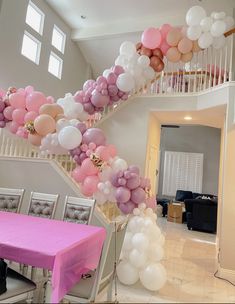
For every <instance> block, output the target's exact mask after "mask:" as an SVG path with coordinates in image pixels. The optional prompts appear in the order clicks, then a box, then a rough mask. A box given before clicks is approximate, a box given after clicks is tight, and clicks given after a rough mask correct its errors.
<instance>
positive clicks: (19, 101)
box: [9, 93, 25, 109]
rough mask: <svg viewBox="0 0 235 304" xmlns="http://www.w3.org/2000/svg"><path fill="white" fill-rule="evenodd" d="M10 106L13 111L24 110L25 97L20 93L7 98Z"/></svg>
mask: <svg viewBox="0 0 235 304" xmlns="http://www.w3.org/2000/svg"><path fill="white" fill-rule="evenodd" d="M9 102H10V105H11V106H13V107H14V108H15V109H25V96H24V95H23V94H20V93H14V94H11V95H10V97H9Z"/></svg>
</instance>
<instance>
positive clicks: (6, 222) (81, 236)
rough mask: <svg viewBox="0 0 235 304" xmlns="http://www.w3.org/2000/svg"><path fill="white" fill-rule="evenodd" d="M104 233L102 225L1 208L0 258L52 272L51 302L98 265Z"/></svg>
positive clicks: (57, 299)
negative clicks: (19, 212) (66, 220)
mask: <svg viewBox="0 0 235 304" xmlns="http://www.w3.org/2000/svg"><path fill="white" fill-rule="evenodd" d="M105 236H106V232H105V229H104V228H103V227H96V226H91V225H83V224H76V223H71V222H64V221H62V220H53V219H47V218H40V217H34V216H29V215H24V214H18V213H11V212H3V211H0V258H3V259H6V260H10V261H14V262H17V263H20V264H25V265H29V266H33V267H37V268H42V269H48V270H49V271H51V283H50V284H51V294H50V302H51V303H58V302H59V301H60V300H62V299H63V297H64V296H65V295H66V293H67V292H68V291H69V290H70V289H71V288H72V287H73V286H74V285H75V284H76V283H78V282H79V280H80V279H81V277H82V275H83V274H86V273H87V272H89V271H90V270H94V269H96V268H97V266H98V264H99V260H100V256H101V252H102V247H103V243H104V240H105Z"/></svg>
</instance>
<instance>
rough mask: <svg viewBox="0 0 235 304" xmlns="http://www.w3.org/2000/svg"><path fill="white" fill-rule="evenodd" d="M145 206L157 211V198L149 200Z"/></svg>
mask: <svg viewBox="0 0 235 304" xmlns="http://www.w3.org/2000/svg"><path fill="white" fill-rule="evenodd" d="M145 204H146V206H147V207H148V208H152V209H155V208H156V205H157V203H156V198H155V196H152V197H149V198H147V199H146V202H145Z"/></svg>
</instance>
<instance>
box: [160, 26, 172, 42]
mask: <svg viewBox="0 0 235 304" xmlns="http://www.w3.org/2000/svg"><path fill="white" fill-rule="evenodd" d="M171 28H172V26H171V25H170V24H168V23H165V24H163V25H162V26H161V27H160V32H161V35H162V39H166V36H167V34H168V32H169V31H170V30H171Z"/></svg>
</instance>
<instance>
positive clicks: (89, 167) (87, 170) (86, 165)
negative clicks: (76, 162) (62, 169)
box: [81, 158, 99, 176]
mask: <svg viewBox="0 0 235 304" xmlns="http://www.w3.org/2000/svg"><path fill="white" fill-rule="evenodd" d="M81 170H82V172H83V173H84V174H85V175H86V176H90V175H95V174H97V173H98V172H99V170H98V168H96V167H95V166H94V165H93V163H92V161H91V160H90V158H86V159H85V160H84V161H83V162H82V165H81Z"/></svg>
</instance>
